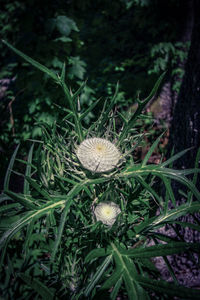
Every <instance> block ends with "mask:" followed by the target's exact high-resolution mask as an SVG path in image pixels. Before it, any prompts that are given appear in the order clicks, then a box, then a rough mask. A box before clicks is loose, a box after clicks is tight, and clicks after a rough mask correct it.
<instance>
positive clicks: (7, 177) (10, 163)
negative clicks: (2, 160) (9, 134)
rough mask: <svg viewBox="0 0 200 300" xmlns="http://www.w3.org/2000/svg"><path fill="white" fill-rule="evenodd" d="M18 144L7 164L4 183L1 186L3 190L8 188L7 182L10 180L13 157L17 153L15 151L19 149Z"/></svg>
mask: <svg viewBox="0 0 200 300" xmlns="http://www.w3.org/2000/svg"><path fill="white" fill-rule="evenodd" d="M19 146H20V144H18V145H17V147H16V149H15V151H14V153H13V155H12V157H11V160H10V162H9V165H8V169H7V171H6V175H5V179H4V184H3V188H4V190H8V189H9V182H10V176H11V172H12V169H13V165H14V162H15V157H16V155H17V152H18V150H19Z"/></svg>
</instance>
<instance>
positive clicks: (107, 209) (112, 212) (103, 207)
mask: <svg viewBox="0 0 200 300" xmlns="http://www.w3.org/2000/svg"><path fill="white" fill-rule="evenodd" d="M120 212H121V210H120V208H119V206H118V205H117V204H116V203H114V202H101V203H99V204H98V205H97V206H96V208H95V210H94V214H95V217H96V219H97V221H101V222H102V223H103V224H105V225H109V226H112V225H113V224H114V223H115V220H116V218H117V216H118V215H119V213H120Z"/></svg>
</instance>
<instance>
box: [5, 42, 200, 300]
mask: <svg viewBox="0 0 200 300" xmlns="http://www.w3.org/2000/svg"><path fill="white" fill-rule="evenodd" d="M4 43H5V44H6V45H7V46H8V47H10V48H11V49H12V50H13V51H14V52H15V53H17V54H18V55H20V56H21V57H22V58H24V59H25V60H26V61H27V62H29V63H30V64H31V65H33V66H34V67H36V68H38V69H40V70H41V71H42V72H44V73H45V74H47V75H48V76H49V77H50V78H51V79H53V81H54V82H55V84H57V85H58V86H60V87H61V88H62V90H63V94H64V97H65V98H66V101H67V105H66V106H67V107H66V108H63V110H64V111H66V116H65V117H64V118H63V119H61V120H58V123H57V124H54V126H53V128H52V127H49V126H48V125H46V124H40V125H41V128H42V130H43V135H42V139H41V140H40V141H34V142H33V144H32V145H31V147H30V150H29V153H28V156H27V160H26V161H23V160H18V163H19V162H20V163H22V164H23V165H24V166H25V173H24V174H22V173H19V172H16V171H15V165H14V164H15V162H16V160H17V153H18V150H19V145H18V146H17V148H16V150H15V152H14V153H13V156H12V158H11V160H10V164H9V166H8V170H7V173H6V176H5V180H4V191H3V193H2V195H1V196H0V202H1V207H0V214H1V219H0V230H1V239H0V249H1V280H0V288H1V291H2V293H1V294H2V295H1V296H2V297H3V298H5V299H22V298H26V299H41V298H42V299H99V298H103V297H106V296H108V297H109V298H110V299H113V300H114V299H116V298H117V296H118V294H119V293H122V294H123V295H125V297H128V298H129V299H131V300H132V299H135V300H137V299H138V300H141V299H152V297H154V299H167V297H168V299H171V298H172V296H177V297H179V298H181V297H182V298H184V299H199V290H195V289H190V288H187V287H184V286H181V285H180V284H179V282H178V279H177V278H176V275H175V272H174V270H173V266H171V265H170V262H169V261H168V259H167V257H169V256H171V255H174V254H179V253H183V252H189V253H190V255H193V253H198V251H199V249H200V245H199V244H198V243H187V242H185V241H184V240H182V237H181V238H180V239H179V237H178V236H177V238H173V237H170V236H167V235H165V234H159V232H158V229H159V228H161V227H163V226H164V225H166V224H168V226H171V225H170V224H176V223H177V222H178V224H179V226H182V227H186V226H187V227H191V228H195V230H197V231H200V228H199V226H198V224H190V223H185V222H181V221H177V218H179V217H181V216H184V215H186V214H193V213H195V212H197V211H199V209H200V203H199V201H200V193H199V191H198V190H197V189H196V187H195V183H196V180H197V176H196V174H197V172H199V170H198V169H197V168H196V167H197V163H198V160H199V155H200V153H199V154H198V157H197V160H196V167H195V168H194V169H189V170H174V169H173V168H172V165H173V162H174V161H175V160H176V159H178V158H179V157H181V156H182V155H184V154H185V153H186V151H188V150H184V151H182V152H181V153H178V154H175V155H174V156H172V157H171V158H170V159H168V160H167V161H164V162H162V161H161V162H160V163H159V164H148V160H149V158H150V157H151V155H152V153H153V152H154V150H155V148H156V147H157V145H158V144H159V141H160V138H161V137H160V138H158V139H157V140H156V141H155V142H154V143H153V144H152V146H151V147H150V149H149V151H148V153H147V154H146V156H145V158H144V160H143V161H141V162H135V161H134V159H133V153H134V150H135V149H136V148H137V147H139V145H140V143H141V141H142V138H143V134H140V133H138V132H137V130H135V129H134V124H135V121H136V120H137V119H138V118H139V117H140V116H141V114H142V111H143V109H144V107H145V105H146V104H147V103H148V102H149V101H150V100H151V98H152V97H153V96H154V95H155V93H156V92H157V90H158V88H159V85H160V82H161V81H162V79H163V77H164V74H162V75H161V77H160V78H159V79H158V81H157V82H156V84H155V86H154V88H153V89H152V91H151V93H150V95H149V96H148V97H147V98H146V99H145V100H143V101H141V100H140V99H137V103H138V107H137V110H136V111H135V113H134V114H133V115H131V116H130V118H128V119H127V118H126V117H125V116H123V114H121V113H120V112H118V113H114V111H116V110H114V106H115V101H116V97H117V93H118V86H117V88H116V92H115V94H114V96H113V98H112V99H110V100H109V101H108V102H107V103H105V104H104V107H103V109H102V111H101V113H100V115H99V116H98V118H97V120H96V121H95V122H94V123H92V124H90V126H89V127H88V128H84V127H83V125H82V123H83V120H84V118H85V117H87V115H88V114H89V113H90V112H91V111H92V110H93V109H94V108H95V106H96V105H98V103H99V101H96V102H94V103H93V104H92V105H91V106H90V107H89V108H88V109H86V110H84V109H81V108H79V110H77V106H78V98H79V95H80V94H81V92H82V90H83V89H84V84H83V85H82V86H81V87H80V88H79V89H78V90H77V91H76V92H75V93H72V92H71V91H70V89H69V88H68V87H67V85H66V83H65V65H63V70H62V73H61V75H60V76H58V75H56V74H55V73H54V72H52V71H51V70H49V69H47V68H46V67H45V66H43V65H41V64H40V63H38V62H36V61H35V60H33V59H31V58H30V57H28V56H26V55H25V54H23V53H22V52H20V51H19V50H17V49H15V48H14V47H12V46H11V45H10V44H9V43H7V42H5V41H4ZM116 120H117V122H116ZM119 120H120V121H119ZM120 122H121V123H120ZM119 124H120V125H119ZM88 137H91V138H88ZM110 141H115V142H113V143H111V142H110ZM77 145H79V146H77ZM118 149H120V150H118ZM13 174H14V176H21V177H22V178H23V179H24V186H23V192H22V193H15V192H13V191H11V190H10V178H11V176H13ZM191 174H194V176H193V180H192V181H190V180H188V178H187V175H191ZM173 181H178V182H179V183H180V184H182V186H183V187H184V192H183V191H180V195H181V197H184V198H185V203H184V204H182V205H178V204H177V199H176V198H175V195H174V192H173V186H172V182H173ZM161 185H162V188H165V195H164V196H163V193H162V194H161V193H159V189H158V187H159V186H161ZM169 203H171V204H172V205H171V204H170V205H169ZM171 207H172V208H171ZM156 211H159V214H157V213H156ZM119 214H120V220H119V222H115V220H116V218H117V216H118V215H119ZM94 216H95V217H96V220H97V221H98V220H99V221H101V222H94ZM102 223H104V224H105V225H108V226H104V225H103V224H102ZM163 241H164V242H165V243H164V244H162V242H163ZM150 243H151V246H150ZM158 256H162V257H163V258H164V260H165V263H166V266H167V268H168V270H169V273H170V275H171V278H172V279H173V281H174V283H169V282H166V281H164V280H163V279H162V277H161V275H160V274H159V271H158V270H157V269H156V267H155V265H154V264H153V262H152V259H153V258H155V257H158ZM193 259H195V256H193ZM158 279H159V280H158ZM102 295H103V296H102Z"/></svg>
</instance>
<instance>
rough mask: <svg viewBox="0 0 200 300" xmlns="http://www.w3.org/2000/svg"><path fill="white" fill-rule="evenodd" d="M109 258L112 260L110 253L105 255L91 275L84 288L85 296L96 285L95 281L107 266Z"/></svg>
mask: <svg viewBox="0 0 200 300" xmlns="http://www.w3.org/2000/svg"><path fill="white" fill-rule="evenodd" d="M111 260H112V255H109V256H107V257H106V258H105V260H104V261H103V263H102V264H101V265H100V267H99V268H98V270H97V272H96V273H95V274H94V276H93V277H92V279H91V281H90V283H89V284H88V286H87V287H86V288H85V292H84V294H85V296H86V297H87V296H88V295H89V294H90V293H91V291H92V289H93V288H94V286H95V285H96V283H97V282H98V281H99V280H100V278H101V277H102V275H103V274H104V272H105V270H106V269H107V267H108V266H109V264H110V262H111Z"/></svg>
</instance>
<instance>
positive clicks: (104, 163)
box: [77, 138, 120, 173]
mask: <svg viewBox="0 0 200 300" xmlns="http://www.w3.org/2000/svg"><path fill="white" fill-rule="evenodd" d="M77 156H78V159H79V160H80V162H81V164H82V165H83V167H84V168H85V169H88V170H90V171H92V172H96V173H101V172H106V171H110V170H112V169H114V167H115V166H116V165H117V163H118V162H119V159H120V152H119V151H118V149H117V148H116V147H115V145H113V144H112V143H111V142H109V141H107V140H105V139H101V138H90V139H86V140H84V141H83V142H82V143H81V144H80V146H79V147H78V150H77Z"/></svg>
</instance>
